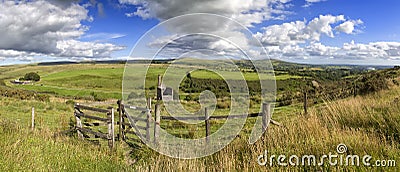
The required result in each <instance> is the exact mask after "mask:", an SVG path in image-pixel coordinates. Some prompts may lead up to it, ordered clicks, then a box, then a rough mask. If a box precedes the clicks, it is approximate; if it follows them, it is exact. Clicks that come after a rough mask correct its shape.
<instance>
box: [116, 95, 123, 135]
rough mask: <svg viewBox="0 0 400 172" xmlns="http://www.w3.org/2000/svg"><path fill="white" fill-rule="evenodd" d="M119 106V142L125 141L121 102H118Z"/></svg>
mask: <svg viewBox="0 0 400 172" xmlns="http://www.w3.org/2000/svg"><path fill="white" fill-rule="evenodd" d="M117 104H118V117H119V129H118V130H119V131H118V140H119V141H121V140H125V137H124V136H125V134H124V130H123V129H124V128H123V126H124V118H123V117H122V106H121V100H118V101H117Z"/></svg>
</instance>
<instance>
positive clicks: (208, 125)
mask: <svg viewBox="0 0 400 172" xmlns="http://www.w3.org/2000/svg"><path fill="white" fill-rule="evenodd" d="M204 117H205V120H204V122H205V123H206V142H208V136H209V135H210V115H209V114H208V110H207V107H205V108H204Z"/></svg>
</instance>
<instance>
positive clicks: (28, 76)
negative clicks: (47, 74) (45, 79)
mask: <svg viewBox="0 0 400 172" xmlns="http://www.w3.org/2000/svg"><path fill="white" fill-rule="evenodd" d="M24 80H31V81H40V76H39V74H37V73H35V72H30V73H27V74H25V76H24Z"/></svg>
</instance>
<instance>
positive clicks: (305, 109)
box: [303, 91, 307, 115]
mask: <svg viewBox="0 0 400 172" xmlns="http://www.w3.org/2000/svg"><path fill="white" fill-rule="evenodd" d="M303 101H304V102H303V108H304V115H307V92H305V91H304V100H303Z"/></svg>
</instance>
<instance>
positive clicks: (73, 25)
mask: <svg viewBox="0 0 400 172" xmlns="http://www.w3.org/2000/svg"><path fill="white" fill-rule="evenodd" d="M92 20H93V18H92V17H90V16H88V10H87V9H85V7H84V6H81V5H79V4H76V3H72V2H68V3H66V2H59V1H51V2H50V1H44V0H38V1H18V2H16V1H1V2H0V37H1V39H0V53H1V54H0V55H2V56H4V57H7V58H13V57H15V54H19V56H32V54H35V55H53V56H57V55H66V54H65V53H64V52H65V51H71V52H79V51H78V49H81V48H77V47H78V46H79V45H82V44H85V43H83V42H79V41H77V39H78V38H79V37H81V36H82V35H83V34H84V33H85V32H86V31H87V30H88V27H87V26H84V25H82V24H81V22H82V21H92ZM65 40H74V41H72V42H71V43H76V44H77V45H75V46H69V47H70V48H77V49H75V50H72V49H71V50H65V49H59V46H58V45H59V44H60V43H61V44H62V42H64V41H65ZM85 45H87V46H93V47H85V48H88V49H90V48H93V49H95V50H98V48H99V47H102V46H101V44H99V45H96V44H94V43H87V44H85ZM107 47H109V46H104V48H106V49H105V50H107ZM115 47H118V46H115ZM115 47H114V48H108V49H109V50H110V49H111V50H112V49H118V48H115ZM16 52H17V53H16ZM102 54H109V53H102ZM75 55H76V56H79V54H75ZM84 55H86V54H84Z"/></svg>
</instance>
